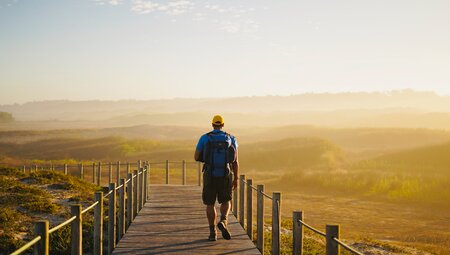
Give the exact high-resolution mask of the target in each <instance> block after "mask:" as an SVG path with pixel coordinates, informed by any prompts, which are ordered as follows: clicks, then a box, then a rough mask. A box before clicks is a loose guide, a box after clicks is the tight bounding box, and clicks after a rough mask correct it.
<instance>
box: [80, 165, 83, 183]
mask: <svg viewBox="0 0 450 255" xmlns="http://www.w3.org/2000/svg"><path fill="white" fill-rule="evenodd" d="M80 179H81V180H84V169H83V163H80Z"/></svg>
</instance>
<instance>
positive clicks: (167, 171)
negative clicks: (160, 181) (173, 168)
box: [166, 160, 169, 184]
mask: <svg viewBox="0 0 450 255" xmlns="http://www.w3.org/2000/svg"><path fill="white" fill-rule="evenodd" d="M166 184H169V160H166Z"/></svg>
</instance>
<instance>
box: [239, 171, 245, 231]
mask: <svg viewBox="0 0 450 255" xmlns="http://www.w3.org/2000/svg"><path fill="white" fill-rule="evenodd" d="M244 180H245V174H241V176H240V178H239V223H241V226H242V227H244V211H245V210H244V207H245V204H244V202H245V200H244V195H245V183H244Z"/></svg>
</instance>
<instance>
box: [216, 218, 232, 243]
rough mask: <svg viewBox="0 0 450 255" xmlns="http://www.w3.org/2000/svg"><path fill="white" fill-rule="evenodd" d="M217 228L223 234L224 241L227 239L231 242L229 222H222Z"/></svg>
mask: <svg viewBox="0 0 450 255" xmlns="http://www.w3.org/2000/svg"><path fill="white" fill-rule="evenodd" d="M217 227H218V228H219V230H220V231H221V232H222V237H223V239H225V240H230V239H231V234H230V231H228V228H227V222H226V221H220V222H219V223H218V224H217Z"/></svg>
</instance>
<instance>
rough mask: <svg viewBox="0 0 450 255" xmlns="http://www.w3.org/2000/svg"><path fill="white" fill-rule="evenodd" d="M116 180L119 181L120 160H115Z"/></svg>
mask: <svg viewBox="0 0 450 255" xmlns="http://www.w3.org/2000/svg"><path fill="white" fill-rule="evenodd" d="M116 180H117V183H120V161H117V165H116Z"/></svg>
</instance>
